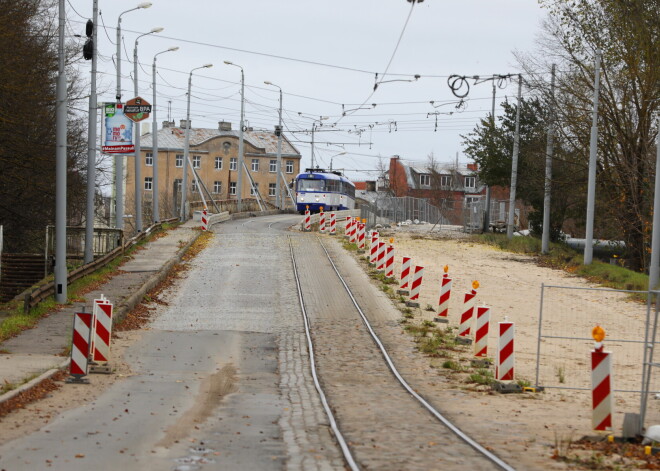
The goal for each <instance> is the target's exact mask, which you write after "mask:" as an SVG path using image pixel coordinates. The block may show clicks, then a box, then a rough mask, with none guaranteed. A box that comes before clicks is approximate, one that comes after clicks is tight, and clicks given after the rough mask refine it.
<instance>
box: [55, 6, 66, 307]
mask: <svg viewBox="0 0 660 471" xmlns="http://www.w3.org/2000/svg"><path fill="white" fill-rule="evenodd" d="M65 21H66V11H65V9H64V0H59V41H58V48H57V59H58V61H57V62H58V64H57V65H58V73H57V109H56V115H55V126H56V139H55V141H56V151H55V301H56V302H57V303H59V304H64V303H66V302H67V271H66V157H67V155H66V154H67V152H66V136H67V123H66V117H67V95H66V69H65V67H64V24H65Z"/></svg>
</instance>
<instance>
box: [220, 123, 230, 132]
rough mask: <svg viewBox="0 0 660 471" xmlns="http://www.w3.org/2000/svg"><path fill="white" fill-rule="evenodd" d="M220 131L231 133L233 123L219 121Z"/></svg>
mask: <svg viewBox="0 0 660 471" xmlns="http://www.w3.org/2000/svg"><path fill="white" fill-rule="evenodd" d="M218 129H219V130H220V131H231V122H229V121H218Z"/></svg>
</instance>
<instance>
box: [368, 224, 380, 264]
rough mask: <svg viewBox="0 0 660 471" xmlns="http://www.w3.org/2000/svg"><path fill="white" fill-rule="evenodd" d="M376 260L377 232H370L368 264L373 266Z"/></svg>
mask: <svg viewBox="0 0 660 471" xmlns="http://www.w3.org/2000/svg"><path fill="white" fill-rule="evenodd" d="M377 258H378V232H377V231H371V246H370V248H369V264H371V265H375V264H376V259H377Z"/></svg>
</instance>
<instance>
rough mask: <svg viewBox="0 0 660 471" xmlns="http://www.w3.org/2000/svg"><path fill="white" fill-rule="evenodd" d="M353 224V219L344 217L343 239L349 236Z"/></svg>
mask: <svg viewBox="0 0 660 471" xmlns="http://www.w3.org/2000/svg"><path fill="white" fill-rule="evenodd" d="M352 224H353V218H352V217H350V216H346V227H345V229H344V237H346V238H347V239H348V238H349V237H350V236H351V227H352Z"/></svg>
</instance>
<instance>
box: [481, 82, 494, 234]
mask: <svg viewBox="0 0 660 471" xmlns="http://www.w3.org/2000/svg"><path fill="white" fill-rule="evenodd" d="M496 91H497V86H496V85H495V75H493V102H492V104H491V111H490V118H491V119H490V124H491V131H492V133H493V136H494V135H495V94H496V93H495V92H496ZM489 230H490V185H486V207H485V211H484V227H483V231H484V232H488V231H489Z"/></svg>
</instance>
